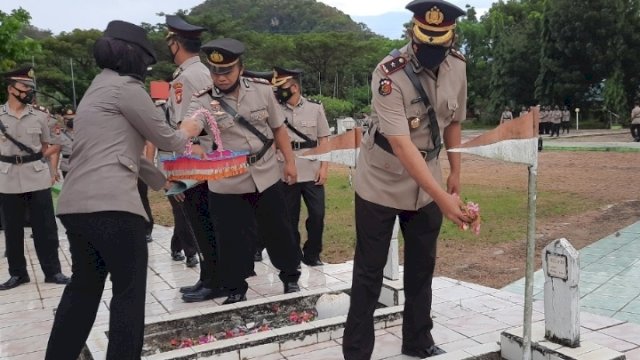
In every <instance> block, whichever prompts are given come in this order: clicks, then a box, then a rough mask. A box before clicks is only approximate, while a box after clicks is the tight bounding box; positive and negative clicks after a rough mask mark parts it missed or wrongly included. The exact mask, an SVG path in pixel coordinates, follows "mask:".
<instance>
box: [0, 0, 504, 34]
mask: <svg viewBox="0 0 640 360" xmlns="http://www.w3.org/2000/svg"><path fill="white" fill-rule="evenodd" d="M203 2H204V0H53V1H48V0H21V1H9V0H1V1H0V10H2V11H4V12H10V11H11V10H13V9H15V8H17V7H22V8H23V9H25V10H27V11H28V12H29V13H30V14H31V17H32V19H31V24H32V25H34V26H36V27H39V28H41V29H49V30H51V31H53V33H54V34H57V33H59V32H61V31H71V30H73V29H75V28H80V29H91V28H93V29H99V30H104V29H105V28H106V27H107V23H108V22H109V21H111V20H115V19H118V20H125V21H129V22H132V23H134V24H139V23H142V22H146V23H150V24H156V23H162V22H164V19H163V18H161V17H159V16H157V15H156V14H157V13H160V12H164V13H168V14H171V13H174V12H176V11H177V10H179V9H187V10H188V9H191V8H193V7H194V6H196V5H199V4H201V3H203ZM321 2H323V3H325V4H328V5H330V6H333V7H336V8H338V9H339V10H341V11H343V12H344V13H346V14H349V15H352V16H363V15H379V14H383V13H386V12H389V11H401V10H403V9H404V6H405V5H406V4H407V3H408V1H398V0H321ZM452 2H453V3H455V4H456V5H458V6H460V7H462V8H464V5H466V4H469V5H472V6H475V7H476V9H477V10H479V12H481V13H484V11H485V10H486V9H488V8H489V7H491V3H493V2H494V0H452Z"/></svg>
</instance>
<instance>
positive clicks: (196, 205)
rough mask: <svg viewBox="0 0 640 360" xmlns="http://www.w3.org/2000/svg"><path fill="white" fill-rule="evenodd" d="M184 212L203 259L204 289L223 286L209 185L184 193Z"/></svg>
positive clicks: (201, 264) (201, 265) (202, 185)
mask: <svg viewBox="0 0 640 360" xmlns="http://www.w3.org/2000/svg"><path fill="white" fill-rule="evenodd" d="M184 196H185V198H184V202H183V207H184V211H185V213H186V214H187V217H188V219H189V224H190V226H191V228H192V229H193V235H194V236H195V238H196V241H197V244H198V247H199V249H200V253H201V254H202V259H201V261H200V281H202V283H203V285H204V287H206V288H209V289H213V288H216V287H220V286H222V280H221V279H220V274H221V273H220V271H219V270H218V267H219V260H218V249H217V246H216V236H215V232H214V227H213V221H212V219H211V214H210V212H209V188H208V187H207V183H206V182H205V183H202V184H200V185H198V186H194V187H193V188H191V189H189V190H187V191H185V192H184Z"/></svg>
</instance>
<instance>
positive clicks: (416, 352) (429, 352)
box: [402, 345, 447, 359]
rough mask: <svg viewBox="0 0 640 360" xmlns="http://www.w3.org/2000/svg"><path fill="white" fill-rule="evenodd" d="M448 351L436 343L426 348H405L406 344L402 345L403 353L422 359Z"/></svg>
mask: <svg viewBox="0 0 640 360" xmlns="http://www.w3.org/2000/svg"><path fill="white" fill-rule="evenodd" d="M446 353H447V352H446V351H444V350H442V349H440V348H439V347H437V346H435V345H431V346H429V347H427V348H426V349H410V348H405V347H404V346H403V347H402V354H404V355H408V356H415V357H419V358H420V359H424V358H428V357H431V356H436V355H442V354H446Z"/></svg>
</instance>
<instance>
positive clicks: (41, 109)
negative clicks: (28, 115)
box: [32, 105, 49, 115]
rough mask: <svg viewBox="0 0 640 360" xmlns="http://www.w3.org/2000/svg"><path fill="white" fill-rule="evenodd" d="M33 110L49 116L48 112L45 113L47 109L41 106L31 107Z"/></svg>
mask: <svg viewBox="0 0 640 360" xmlns="http://www.w3.org/2000/svg"><path fill="white" fill-rule="evenodd" d="M32 106H33V108H34V109H36V110H39V111H42V112H43V113H46V114H47V115H49V111H47V108H46V107H44V106H42V105H32Z"/></svg>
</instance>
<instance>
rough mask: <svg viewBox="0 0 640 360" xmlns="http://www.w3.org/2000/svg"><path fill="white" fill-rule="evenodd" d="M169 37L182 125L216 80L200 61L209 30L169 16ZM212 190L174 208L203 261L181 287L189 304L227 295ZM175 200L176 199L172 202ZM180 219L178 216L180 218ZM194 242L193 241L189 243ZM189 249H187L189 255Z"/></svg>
mask: <svg viewBox="0 0 640 360" xmlns="http://www.w3.org/2000/svg"><path fill="white" fill-rule="evenodd" d="M166 22H167V27H168V29H169V34H168V35H167V37H166V40H167V45H168V46H169V49H170V51H171V54H172V56H173V61H174V62H175V63H176V65H178V68H177V69H176V71H175V72H174V74H173V81H172V82H171V91H170V93H169V102H168V109H169V119H170V122H171V123H172V124H178V123H179V122H180V121H182V119H183V118H184V117H185V115H186V113H187V110H188V108H189V104H190V102H191V98H192V97H193V94H194V93H195V92H197V91H200V90H202V89H204V88H207V87H211V85H212V80H211V74H210V73H209V69H207V66H206V65H204V64H203V63H202V62H201V61H200V56H199V55H198V54H199V52H200V46H201V45H202V43H201V41H200V36H201V34H202V32H204V31H205V28H203V27H200V26H195V25H191V24H189V23H187V22H186V21H184V20H183V19H182V18H180V17H178V16H176V15H167V21H166ZM193 140H194V143H197V144H200V146H202V147H203V148H205V149H207V150H210V149H211V148H212V145H213V140H212V139H211V136H209V135H208V134H207V133H206V132H202V133H201V134H200V136H198V137H197V138H194V139H193ZM208 194H209V189H208V187H207V184H206V183H205V182H203V183H201V184H199V185H197V186H195V187H193V188H191V189H188V190H187V191H185V192H184V201H183V202H182V204H176V205H177V206H174V209H176V208H178V209H179V207H180V206H182V207H183V209H184V211H182V210H180V212H182V214H183V216H186V218H185V220H186V224H185V225H186V226H187V227H190V228H191V230H192V231H193V232H192V233H190V234H189V239H192V238H194V237H195V241H196V242H197V245H198V249H199V250H200V252H201V254H202V257H203V260H202V261H201V262H200V278H199V279H198V281H197V282H196V283H195V284H194V285H192V286H185V287H182V288H180V291H181V292H182V293H183V295H182V299H183V300H184V301H186V302H198V301H205V300H210V299H213V298H216V297H221V296H224V295H226V292H225V291H224V290H223V288H222V280H221V278H220V277H221V275H222V274H221V272H220V271H219V270H218V267H219V266H218V263H219V261H218V251H217V249H216V241H215V232H214V229H213V223H212V220H211V215H210V213H209V200H208V196H209V195H208ZM170 200H173V199H170ZM176 220H178V217H176ZM189 241H190V240H189ZM186 251H187V247H185V252H186ZM187 255H188V256H187V266H189V264H190V263H193V262H194V261H196V262H197V259H196V257H195V256H189V254H187Z"/></svg>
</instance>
